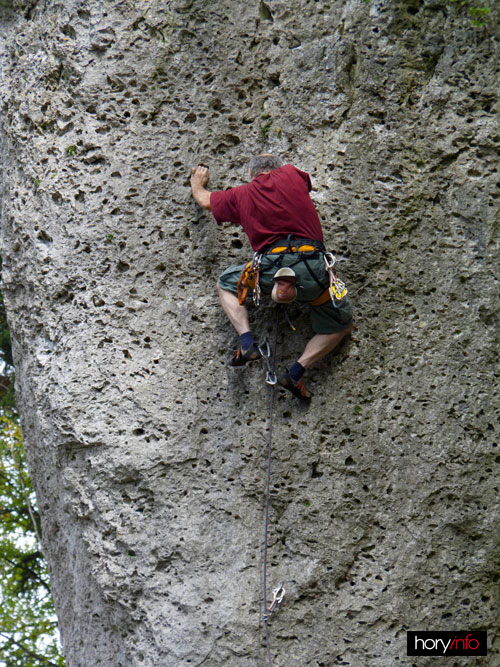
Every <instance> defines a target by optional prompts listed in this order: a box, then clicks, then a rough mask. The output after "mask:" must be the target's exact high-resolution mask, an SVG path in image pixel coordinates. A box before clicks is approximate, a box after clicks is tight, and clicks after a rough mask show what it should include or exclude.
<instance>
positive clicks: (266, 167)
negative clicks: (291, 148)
mask: <svg viewBox="0 0 500 667" xmlns="http://www.w3.org/2000/svg"><path fill="white" fill-rule="evenodd" d="M248 166H249V169H250V173H251V174H252V178H255V176H258V175H259V174H262V172H264V171H272V170H273V169H278V167H282V166H283V162H282V161H281V160H280V158H279V157H276V155H272V154H271V153H264V154H262V155H256V156H255V157H253V158H252V159H251V160H250V164H249V165H248Z"/></svg>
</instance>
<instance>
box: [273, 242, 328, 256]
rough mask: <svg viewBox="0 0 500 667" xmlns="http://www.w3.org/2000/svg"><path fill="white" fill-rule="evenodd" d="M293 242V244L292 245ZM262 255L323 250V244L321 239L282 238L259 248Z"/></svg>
mask: <svg viewBox="0 0 500 667" xmlns="http://www.w3.org/2000/svg"><path fill="white" fill-rule="evenodd" d="M292 243H294V245H292ZM261 252H262V253H263V254H264V255H279V254H281V253H296V252H307V253H315V252H325V246H324V245H323V243H322V242H321V241H316V240H315V239H297V238H295V239H293V238H292V239H283V240H282V241H276V242H275V243H273V244H271V245H270V246H267V248H264V249H263V250H261Z"/></svg>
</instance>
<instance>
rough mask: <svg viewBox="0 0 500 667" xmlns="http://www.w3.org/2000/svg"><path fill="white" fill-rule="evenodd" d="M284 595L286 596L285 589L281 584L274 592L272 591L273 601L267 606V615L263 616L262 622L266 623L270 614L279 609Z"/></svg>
mask: <svg viewBox="0 0 500 667" xmlns="http://www.w3.org/2000/svg"><path fill="white" fill-rule="evenodd" d="M285 594H286V591H285V588H284V586H283V584H280V585H279V586H278V587H277V588H275V589H274V591H273V600H272V602H271V604H270V605H269V608H268V610H267V613H266V614H264V616H263V617H262V620H263V621H268V620H269V618H270V616H271V614H272V613H273V612H275V611H276V610H277V609H278V608H279V607H280V605H281V603H282V602H283V600H284V598H285Z"/></svg>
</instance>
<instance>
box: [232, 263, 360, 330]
mask: <svg viewBox="0 0 500 667" xmlns="http://www.w3.org/2000/svg"><path fill="white" fill-rule="evenodd" d="M298 258H299V255H298V254H297V253H284V254H282V255H264V256H263V257H262V263H261V267H260V272H259V285H260V288H261V290H262V293H263V294H271V291H272V289H273V276H274V274H275V273H276V271H277V270H278V269H281V268H282V267H285V266H290V267H291V268H292V269H293V270H294V271H295V273H296V275H297V299H296V301H295V303H297V302H298V303H303V304H307V305H308V308H309V311H310V317H311V325H312V328H313V331H314V332H315V333H318V334H331V333H338V332H340V331H344V330H345V329H348V328H349V327H350V326H351V323H352V311H351V304H350V303H349V299H348V298H347V297H344V298H343V299H342V301H340V303H339V304H338V305H337V306H334V305H333V303H332V300H331V299H328V301H326V303H324V304H322V305H321V306H311V305H309V302H310V301H314V300H315V299H317V298H318V297H319V296H321V294H322V293H323V292H324V291H325V289H326V288H327V287H328V285H329V284H330V281H329V278H328V274H327V272H326V270H325V263H324V260H323V256H322V255H320V256H318V257H316V258H314V259H310V258H307V260H306V261H307V264H308V265H309V267H310V269H311V271H312V272H313V273H314V275H315V276H316V277H317V279H318V280H319V282H320V283H321V284H322V285H323V287H321V286H320V285H318V283H317V282H316V280H315V279H314V278H313V277H312V275H311V273H310V272H309V270H308V268H307V266H306V263H305V262H303V261H300V262H297V260H298ZM245 266H246V264H239V265H236V266H229V267H228V268H227V269H226V270H225V271H224V272H223V273H222V274H221V276H220V278H219V285H220V287H222V289H224V290H227V291H228V292H233V293H234V294H237V293H238V279H239V277H240V275H241V272H242V271H243V269H244V268H245ZM249 291H251V290H249Z"/></svg>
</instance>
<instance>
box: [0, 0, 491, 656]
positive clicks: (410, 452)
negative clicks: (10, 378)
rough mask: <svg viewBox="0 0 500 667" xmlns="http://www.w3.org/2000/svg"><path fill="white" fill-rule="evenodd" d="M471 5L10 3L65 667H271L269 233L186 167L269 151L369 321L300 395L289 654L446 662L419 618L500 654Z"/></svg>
mask: <svg viewBox="0 0 500 667" xmlns="http://www.w3.org/2000/svg"><path fill="white" fill-rule="evenodd" d="M482 4H483V5H485V3H484V2H483V3H482ZM456 5H457V3H455V4H452V3H450V2H447V1H445V0H441V1H437V0H436V1H435V0H423V1H422V0H421V1H417V0H408V1H404V2H403V1H402V0H394V1H389V0H385V1H380V0H372V1H371V2H369V3H365V2H361V1H358V0H349V2H344V1H343V0H330V1H326V0H318V1H315V2H312V1H310V0H267V2H260V3H259V2H248V1H244V0H218V1H215V0H211V1H206V0H170V1H168V0H134V2H132V1H131V0H85V1H81V0H80V1H77V0H50V1H45V0H44V1H42V0H39V1H37V0H12V1H11V2H9V1H8V0H3V1H2V2H1V3H0V7H1V9H0V11H1V16H2V20H1V28H0V41H1V61H0V64H1V84H0V85H1V89H0V95H1V100H2V107H1V116H2V120H1V145H2V183H3V185H2V248H1V254H2V259H3V287H2V289H3V291H4V294H5V298H6V301H7V305H8V310H9V317H10V324H11V328H12V333H13V337H14V344H15V359H16V364H17V395H18V402H19V407H20V411H21V413H22V422H23V429H24V434H25V439H26V445H27V448H28V453H29V459H30V466H31V471H32V474H33V478H34V482H35V485H36V489H37V494H38V502H39V506H40V510H41V513H42V517H43V527H44V542H45V551H46V555H47V558H48V560H49V563H50V568H51V571H52V578H53V590H54V596H55V600H56V606H57V610H58V615H59V619H60V625H61V630H62V638H63V642H64V648H65V653H66V656H67V662H68V665H69V666H70V667H89V666H92V667H98V666H106V667H131V666H133V667H135V666H137V667H181V666H182V667H184V666H185V667H188V666H189V665H192V666H193V667H194V666H195V665H203V667H234V666H237V667H257V666H259V667H260V666H262V665H264V664H266V653H265V646H264V639H263V628H262V624H261V622H260V618H261V615H262V559H263V549H262V544H263V528H264V526H263V521H264V489H265V472H266V446H267V445H266V437H267V432H268V431H267V429H268V426H269V412H268V410H269V393H268V390H267V387H266V385H265V384H264V368H263V366H261V365H259V364H254V365H253V366H251V367H248V368H246V369H243V370H241V369H231V368H229V367H228V365H227V359H228V357H229V356H231V354H232V351H233V350H234V348H235V347H236V344H237V339H236V336H235V334H234V332H233V331H232V329H231V327H230V325H229V324H228V323H227V322H226V319H225V317H224V315H223V314H222V312H221V310H220V307H219V305H218V302H217V299H216V295H215V282H216V279H217V276H218V275H219V273H220V272H221V271H222V270H223V269H224V268H225V267H226V266H227V265H228V264H230V263H241V262H244V261H247V260H248V259H249V257H250V256H251V250H250V247H249V245H248V242H247V240H246V238H245V237H244V234H243V233H242V231H241V229H240V228H237V227H235V226H231V225H226V226H222V227H217V225H216V224H215V223H214V221H213V219H212V218H211V216H210V214H207V213H204V212H202V211H201V210H200V209H199V208H198V207H197V206H196V204H195V203H194V202H193V200H192V199H191V196H190V189H189V187H188V185H189V178H188V177H189V172H190V167H191V166H192V165H195V164H197V163H198V162H203V163H206V164H209V165H210V167H211V182H210V187H211V188H212V189H222V188H226V187H231V186H234V185H237V184H240V183H242V182H244V181H245V179H246V170H247V166H246V165H247V162H248V159H249V158H250V157H251V156H252V155H253V154H256V153H258V152H262V151H269V150H270V151H274V152H276V153H278V154H280V155H281V156H283V158H284V159H285V160H286V161H288V162H293V163H294V164H296V166H298V167H299V168H301V169H303V170H305V171H308V172H309V173H310V174H311V177H312V180H313V183H314V186H315V190H314V192H313V198H314V201H315V203H316V205H317V208H318V211H319V213H320V217H321V219H322V222H323V225H324V230H325V236H326V239H327V245H328V247H329V248H330V249H331V250H332V251H334V252H335V253H336V255H337V257H338V267H339V272H340V274H341V277H342V278H343V279H344V280H345V281H346V282H347V284H348V287H349V292H350V295H351V299H352V303H353V307H354V309H355V323H356V329H355V331H354V332H353V335H352V337H351V339H350V340H349V341H348V342H347V343H346V344H345V345H344V346H343V347H342V348H341V349H340V350H339V352H338V353H337V354H334V355H332V356H330V357H329V358H327V359H325V360H324V361H322V362H320V363H319V364H318V365H317V367H316V368H314V369H313V370H311V371H309V372H308V374H307V376H306V380H307V384H308V386H309V388H310V389H311V390H312V392H313V393H314V398H313V401H312V403H311V405H310V407H309V408H307V409H304V408H302V407H301V406H300V405H297V403H296V400H295V399H294V398H293V397H291V396H288V395H286V396H285V395H281V393H280V394H279V395H278V396H277V400H276V408H275V412H274V435H273V469H272V497H271V515H270V538H269V542H270V552H269V558H270V563H269V573H268V581H269V589H270V590H271V589H272V588H273V587H274V586H276V585H277V584H278V583H279V582H283V583H284V586H285V588H286V591H287V595H286V598H285V602H284V604H283V606H282V608H281V609H280V611H279V613H278V614H276V615H275V616H274V617H272V619H271V627H270V637H271V650H272V654H273V656H274V658H275V665H287V666H288V667H305V666H312V667H316V666H317V665H319V666H320V667H330V666H333V665H350V666H351V667H364V666H369V667H387V665H399V664H401V665H408V666H409V665H413V664H418V665H419V667H420V666H423V665H431V664H432V665H434V664H436V663H435V662H434V660H435V659H434V658H409V657H407V656H406V631H407V630H467V629H485V630H488V631H489V635H488V641H489V656H490V657H489V658H488V661H489V662H488V664H491V665H496V664H500V662H499V661H500V657H499V656H500V641H499V638H498V633H497V630H498V624H499V613H498V609H499V602H500V600H499V589H498V576H499V571H500V552H499V549H498V522H499V519H500V508H499V505H498V489H499V484H500V477H499V474H498V463H499V461H500V450H499V448H498V446H497V445H498V441H499V431H500V428H499V393H498V372H499V365H498V343H499V340H498V315H499V296H498V295H499V292H498V265H499V206H498V202H499V196H500V179H499V173H498V164H499V159H498V158H499V147H500V127H499V122H498V111H499V109H498V90H499V76H498V72H499V62H498V54H499V37H500V35H499V32H498V25H499V15H498V9H495V7H494V5H495V3H494V2H491V3H490V6H491V8H492V12H491V13H490V14H489V16H487V17H486V18H485V26H484V27H483V28H478V27H476V26H474V25H473V23H472V22H471V18H470V16H469V15H468V14H467V10H466V8H463V7H460V6H456ZM289 312H290V316H291V318H292V320H294V321H295V324H296V325H297V332H295V333H293V332H292V331H291V329H290V328H289V327H288V325H287V323H286V321H285V320H284V319H283V317H282V315H280V323H279V333H278V367H279V368H282V367H283V366H284V365H288V364H289V363H291V362H292V361H293V360H294V359H296V358H297V355H298V353H299V352H300V351H301V349H302V348H303V346H304V343H305V341H306V340H307V338H309V337H310V335H311V330H310V328H309V320H308V315H307V312H302V311H300V310H298V309H296V308H293V307H292V308H290V311H289ZM273 317H274V310H273V308H272V307H271V305H269V304H264V305H263V306H262V307H260V309H259V310H253V309H252V318H253V323H254V324H253V326H254V330H255V332H256V333H257V334H258V335H259V336H260V337H261V338H263V337H264V336H266V335H268V336H270V335H271V330H272V321H273ZM270 590H269V594H270ZM417 660H418V663H417V662H416V661H417ZM484 660H486V659H484V658H483V659H480V658H477V659H475V658H456V659H455V660H454V661H453V660H450V662H449V664H450V666H451V665H465V664H467V665H480V664H486V663H485V662H484Z"/></svg>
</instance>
